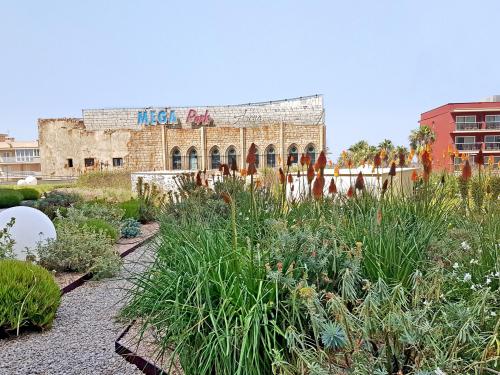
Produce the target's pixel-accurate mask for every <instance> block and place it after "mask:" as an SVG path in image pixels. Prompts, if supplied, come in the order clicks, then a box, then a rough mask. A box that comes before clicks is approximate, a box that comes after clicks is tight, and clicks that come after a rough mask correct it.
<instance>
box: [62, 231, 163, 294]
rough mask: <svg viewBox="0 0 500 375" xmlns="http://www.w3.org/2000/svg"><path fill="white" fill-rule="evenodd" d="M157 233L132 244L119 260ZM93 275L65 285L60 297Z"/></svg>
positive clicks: (88, 274)
mask: <svg viewBox="0 0 500 375" xmlns="http://www.w3.org/2000/svg"><path fill="white" fill-rule="evenodd" d="M157 233H158V232H156V233H154V234H152V235H151V236H149V237H146V238H145V239H143V240H142V241H139V242H137V243H136V244H134V246H132V247H131V248H130V249H127V250H125V251H124V252H123V253H121V254H120V258H124V257H126V256H127V255H129V254H130V253H131V252H133V251H135V250H137V249H138V248H139V247H141V246H142V245H144V244H145V243H147V242H149V241H151V240H152V239H153V238H154V237H155V236H156V234H157ZM92 276H93V274H92V272H89V273H86V274H85V275H83V276H81V277H79V278H78V279H76V280H75V281H73V282H71V283H69V284H68V285H66V286H65V287H64V288H62V289H61V295H64V294H66V293H69V292H71V291H72V290H73V289H76V288H78V287H79V286H82V285H83V284H85V282H86V281H89V280H90V279H91V278H92Z"/></svg>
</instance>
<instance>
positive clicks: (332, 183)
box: [328, 178, 337, 195]
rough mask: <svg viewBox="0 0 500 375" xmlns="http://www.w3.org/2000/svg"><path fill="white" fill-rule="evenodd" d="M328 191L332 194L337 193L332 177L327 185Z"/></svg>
mask: <svg viewBox="0 0 500 375" xmlns="http://www.w3.org/2000/svg"><path fill="white" fill-rule="evenodd" d="M328 193H330V194H332V195H335V194H337V185H335V180H334V179H333V178H332V179H331V180H330V186H328Z"/></svg>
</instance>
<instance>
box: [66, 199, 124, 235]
mask: <svg viewBox="0 0 500 375" xmlns="http://www.w3.org/2000/svg"><path fill="white" fill-rule="evenodd" d="M123 214H124V210H123V209H121V208H120V207H119V206H118V205H115V204H111V203H108V202H102V201H92V202H83V203H77V204H75V205H74V206H73V207H70V208H68V210H67V213H66V216H67V217H68V218H72V219H73V220H76V221H85V220H87V219H102V220H104V221H106V222H108V223H109V224H111V225H112V226H113V227H114V228H115V229H116V230H118V229H119V228H120V223H121V220H122V217H123Z"/></svg>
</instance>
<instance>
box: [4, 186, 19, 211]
mask: <svg viewBox="0 0 500 375" xmlns="http://www.w3.org/2000/svg"><path fill="white" fill-rule="evenodd" d="M22 200H23V195H22V194H21V193H20V192H18V191H16V190H12V189H0V208H9V207H15V206H19V204H20V203H21V201H22Z"/></svg>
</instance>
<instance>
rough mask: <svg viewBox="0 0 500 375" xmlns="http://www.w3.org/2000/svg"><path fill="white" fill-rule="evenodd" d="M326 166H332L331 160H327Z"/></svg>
mask: <svg viewBox="0 0 500 375" xmlns="http://www.w3.org/2000/svg"><path fill="white" fill-rule="evenodd" d="M328 167H330V168H331V167H333V162H332V161H331V160H328Z"/></svg>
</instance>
